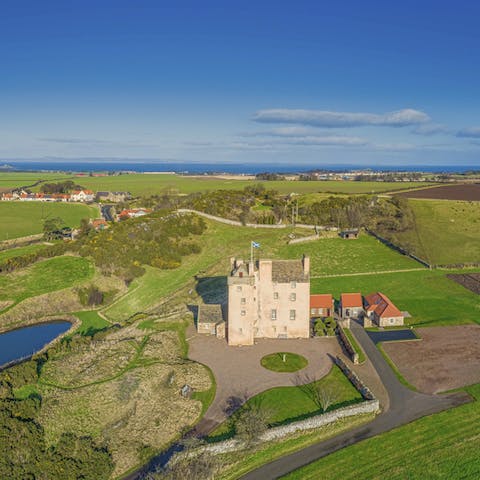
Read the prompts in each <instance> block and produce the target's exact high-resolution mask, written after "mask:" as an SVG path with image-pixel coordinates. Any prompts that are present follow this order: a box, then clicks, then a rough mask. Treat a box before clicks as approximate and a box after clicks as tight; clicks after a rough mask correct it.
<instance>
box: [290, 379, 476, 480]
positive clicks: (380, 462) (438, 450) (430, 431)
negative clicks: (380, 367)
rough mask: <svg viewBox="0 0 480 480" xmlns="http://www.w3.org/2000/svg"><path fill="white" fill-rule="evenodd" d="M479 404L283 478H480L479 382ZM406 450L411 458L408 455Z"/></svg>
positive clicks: (407, 427) (353, 448)
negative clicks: (479, 446)
mask: <svg viewBox="0 0 480 480" xmlns="http://www.w3.org/2000/svg"><path fill="white" fill-rule="evenodd" d="M466 391H467V392H468V393H469V394H470V395H471V396H472V397H474V399H475V401H474V402H472V403H470V404H467V405H463V406H461V407H457V408H454V409H451V410H448V411H445V412H442V413H437V414H435V415H431V416H428V417H424V418H422V419H420V420H417V421H415V422H412V423H410V424H408V425H405V426H403V427H400V428H396V429H394V430H392V431H390V432H387V433H384V434H382V435H379V436H377V437H374V438H371V439H368V440H365V441H363V442H360V443H358V444H356V445H353V446H351V447H348V448H344V449H342V450H339V451H338V452H335V453H332V454H331V455H328V456H327V457H325V458H323V459H321V460H318V461H316V462H313V463H311V464H310V465H307V466H306V467H303V468H301V469H299V470H296V471H295V472H292V473H291V474H289V475H286V476H284V477H282V478H283V479H284V480H314V479H315V480H317V479H319V478H328V479H329V480H380V479H384V478H388V479H389V480H403V479H405V478H408V479H410V480H421V479H425V478H429V479H443V478H449V479H460V478H463V479H472V480H473V479H476V478H479V476H480V457H479V456H478V424H479V422H480V403H479V400H480V384H477V385H473V386H471V387H468V388H466ZM405 452H408V455H406V454H405Z"/></svg>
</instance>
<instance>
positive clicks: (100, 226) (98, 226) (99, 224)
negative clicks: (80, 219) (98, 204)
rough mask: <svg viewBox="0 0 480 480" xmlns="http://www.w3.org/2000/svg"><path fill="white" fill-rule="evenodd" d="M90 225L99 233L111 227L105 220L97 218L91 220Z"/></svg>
mask: <svg viewBox="0 0 480 480" xmlns="http://www.w3.org/2000/svg"><path fill="white" fill-rule="evenodd" d="M90 225H91V226H92V227H93V228H94V229H95V230H96V231H97V232H98V231H102V230H106V229H107V228H108V227H109V226H110V225H109V224H108V222H107V221H106V220H105V219H104V218H95V219H93V220H90Z"/></svg>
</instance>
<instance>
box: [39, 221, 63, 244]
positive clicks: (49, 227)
mask: <svg viewBox="0 0 480 480" xmlns="http://www.w3.org/2000/svg"><path fill="white" fill-rule="evenodd" d="M64 225H65V222H64V221H63V220H62V219H61V218H60V217H52V218H47V219H46V220H45V221H44V222H43V234H44V236H45V238H46V239H47V240H54V239H55V238H57V236H58V234H59V232H60V230H61V229H62V227H63V226H64Z"/></svg>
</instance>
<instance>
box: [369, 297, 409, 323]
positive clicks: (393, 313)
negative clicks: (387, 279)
mask: <svg viewBox="0 0 480 480" xmlns="http://www.w3.org/2000/svg"><path fill="white" fill-rule="evenodd" d="M365 302H366V304H367V310H368V311H374V312H375V313H376V314H377V315H378V316H379V317H380V318H383V317H401V316H402V312H400V310H399V309H398V308H397V307H396V306H395V304H394V303H393V302H392V301H391V300H390V299H389V298H388V297H387V296H386V295H384V294H383V293H380V292H377V293H371V294H370V295H367V296H366V297H365Z"/></svg>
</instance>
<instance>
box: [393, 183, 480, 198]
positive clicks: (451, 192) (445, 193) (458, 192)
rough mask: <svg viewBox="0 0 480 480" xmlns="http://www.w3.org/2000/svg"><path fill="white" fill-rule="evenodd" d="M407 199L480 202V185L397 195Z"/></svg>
mask: <svg viewBox="0 0 480 480" xmlns="http://www.w3.org/2000/svg"><path fill="white" fill-rule="evenodd" d="M397 195H398V196H399V197H405V198H431V199H436V200H465V201H477V202H478V201H480V183H468V184H460V185H459V184H453V185H442V186H440V187H430V188H422V189H420V190H412V191H409V192H401V193H397Z"/></svg>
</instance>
